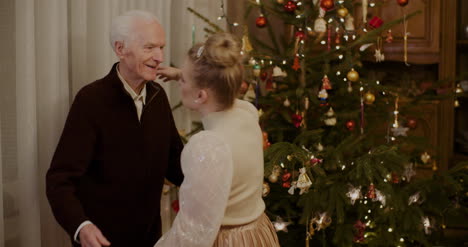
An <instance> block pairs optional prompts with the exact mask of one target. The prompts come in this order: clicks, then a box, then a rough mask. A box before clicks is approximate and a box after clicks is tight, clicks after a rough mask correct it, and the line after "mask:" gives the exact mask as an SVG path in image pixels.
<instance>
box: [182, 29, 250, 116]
mask: <svg viewBox="0 0 468 247" xmlns="http://www.w3.org/2000/svg"><path fill="white" fill-rule="evenodd" d="M188 57H189V59H190V61H191V62H192V63H193V65H194V66H193V72H194V81H195V83H196V84H197V86H198V87H200V88H209V89H211V90H212V91H213V92H214V93H215V98H216V100H217V101H218V103H219V104H220V105H221V106H222V107H223V108H224V109H228V108H230V107H232V105H233V104H234V100H235V99H236V97H237V96H238V93H239V89H240V86H241V84H242V79H243V76H244V69H243V66H242V57H241V47H240V45H239V43H238V42H237V41H236V39H235V38H234V36H232V35H231V34H228V33H218V34H214V35H213V36H211V37H210V38H208V40H207V41H206V42H205V43H204V44H197V45H195V46H193V47H192V48H191V49H190V50H189V52H188Z"/></svg>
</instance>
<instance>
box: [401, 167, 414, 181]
mask: <svg viewBox="0 0 468 247" xmlns="http://www.w3.org/2000/svg"><path fill="white" fill-rule="evenodd" d="M413 166H414V164H413V163H409V164H407V165H406V166H405V170H404V171H403V174H402V175H403V177H405V179H406V180H408V182H409V181H410V180H411V177H412V176H414V175H416V172H415V171H414V170H413Z"/></svg>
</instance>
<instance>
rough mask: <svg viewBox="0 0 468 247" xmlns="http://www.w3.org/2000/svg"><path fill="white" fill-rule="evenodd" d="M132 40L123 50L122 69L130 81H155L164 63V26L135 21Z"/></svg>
mask: <svg viewBox="0 0 468 247" xmlns="http://www.w3.org/2000/svg"><path fill="white" fill-rule="evenodd" d="M133 28H134V29H133V32H132V33H131V35H133V37H130V40H129V41H128V42H127V44H125V47H124V48H123V52H122V56H121V58H120V66H123V67H124V68H122V67H120V68H121V69H124V70H125V71H126V72H127V77H129V78H125V79H127V80H130V81H138V82H140V81H153V80H155V79H156V71H157V68H158V66H159V64H161V63H162V62H163V59H164V53H163V48H164V46H165V44H166V39H165V34H164V30H163V28H162V26H161V25H160V24H159V23H157V22H150V23H148V22H144V21H139V20H137V21H135V23H134V27H133Z"/></svg>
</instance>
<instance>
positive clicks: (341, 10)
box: [337, 7, 349, 18]
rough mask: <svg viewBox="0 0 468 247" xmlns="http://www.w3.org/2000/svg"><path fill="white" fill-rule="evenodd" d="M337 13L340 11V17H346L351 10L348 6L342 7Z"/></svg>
mask: <svg viewBox="0 0 468 247" xmlns="http://www.w3.org/2000/svg"><path fill="white" fill-rule="evenodd" d="M337 13H338V15H339V16H340V17H343V18H344V17H346V16H347V15H348V13H349V11H348V9H347V8H345V7H341V8H339V9H338V11H337Z"/></svg>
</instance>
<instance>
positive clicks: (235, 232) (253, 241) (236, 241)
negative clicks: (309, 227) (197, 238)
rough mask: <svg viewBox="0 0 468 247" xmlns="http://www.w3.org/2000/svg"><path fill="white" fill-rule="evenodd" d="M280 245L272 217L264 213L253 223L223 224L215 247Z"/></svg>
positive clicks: (276, 246) (272, 246) (270, 246)
mask: <svg viewBox="0 0 468 247" xmlns="http://www.w3.org/2000/svg"><path fill="white" fill-rule="evenodd" d="M244 246H246V247H278V246H280V245H279V241H278V236H277V235H276V231H275V228H273V225H272V224H271V221H270V219H268V216H266V215H265V214H262V215H261V216H260V217H258V219H256V220H255V221H253V222H251V223H247V224H245V225H239V226H221V229H220V230H219V233H218V236H217V237H216V240H215V242H214V245H213V247H244Z"/></svg>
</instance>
